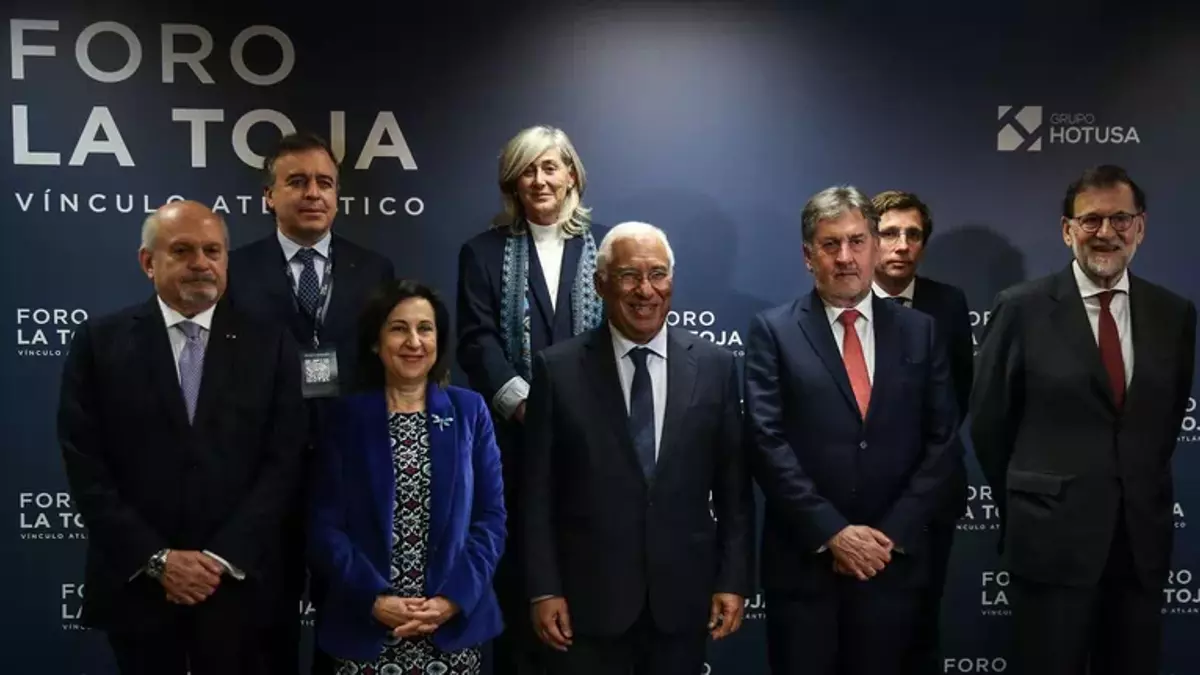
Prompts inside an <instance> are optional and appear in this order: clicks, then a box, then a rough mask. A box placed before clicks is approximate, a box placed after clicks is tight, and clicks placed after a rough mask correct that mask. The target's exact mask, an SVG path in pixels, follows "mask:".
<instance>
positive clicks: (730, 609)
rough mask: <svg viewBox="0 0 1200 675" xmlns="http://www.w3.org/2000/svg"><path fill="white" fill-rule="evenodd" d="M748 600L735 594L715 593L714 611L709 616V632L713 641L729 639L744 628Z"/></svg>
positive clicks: (713, 599)
mask: <svg viewBox="0 0 1200 675" xmlns="http://www.w3.org/2000/svg"><path fill="white" fill-rule="evenodd" d="M745 612H746V599H745V598H743V597H742V596H740V595H735V594H733V593H713V596H712V610H711V611H710V612H709V615H708V630H709V634H710V635H712V639H714V640H720V639H722V638H726V637H729V636H730V635H733V634H734V633H736V632H737V631H738V629H739V628H741V627H742V615H743V614H744V613H745Z"/></svg>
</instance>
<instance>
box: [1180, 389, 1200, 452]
mask: <svg viewBox="0 0 1200 675" xmlns="http://www.w3.org/2000/svg"><path fill="white" fill-rule="evenodd" d="M1179 442H1180V443H1200V429H1196V397H1195V396H1189V397H1188V402H1187V407H1186V408H1184V409H1183V422H1182V423H1181V424H1180V425H1179Z"/></svg>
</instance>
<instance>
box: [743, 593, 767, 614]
mask: <svg viewBox="0 0 1200 675" xmlns="http://www.w3.org/2000/svg"><path fill="white" fill-rule="evenodd" d="M743 618H744V619H745V620H746V621H762V620H763V619H766V618H767V599H766V598H765V597H763V594H762V592H761V591H759V592H758V593H755V594H754V595H750V596H747V597H746V609H745V611H744V613H743Z"/></svg>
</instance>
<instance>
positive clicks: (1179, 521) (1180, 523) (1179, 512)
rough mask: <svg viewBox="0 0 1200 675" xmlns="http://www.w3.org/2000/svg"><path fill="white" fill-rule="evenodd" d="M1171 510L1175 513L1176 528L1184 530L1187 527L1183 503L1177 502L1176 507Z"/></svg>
mask: <svg viewBox="0 0 1200 675" xmlns="http://www.w3.org/2000/svg"><path fill="white" fill-rule="evenodd" d="M1171 512H1172V513H1173V514H1175V529H1177V530H1182V529H1183V528H1185V527H1187V520H1185V518H1186V516H1184V515H1183V504H1180V503H1179V502H1175V508H1174V509H1172V511H1171Z"/></svg>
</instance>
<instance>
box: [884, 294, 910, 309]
mask: <svg viewBox="0 0 1200 675" xmlns="http://www.w3.org/2000/svg"><path fill="white" fill-rule="evenodd" d="M888 300H891V301H892V302H894V303H896V304H897V305H900V306H901V307H908V298H906V297H904V296H903V295H893V296H892V297H890V298H888Z"/></svg>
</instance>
